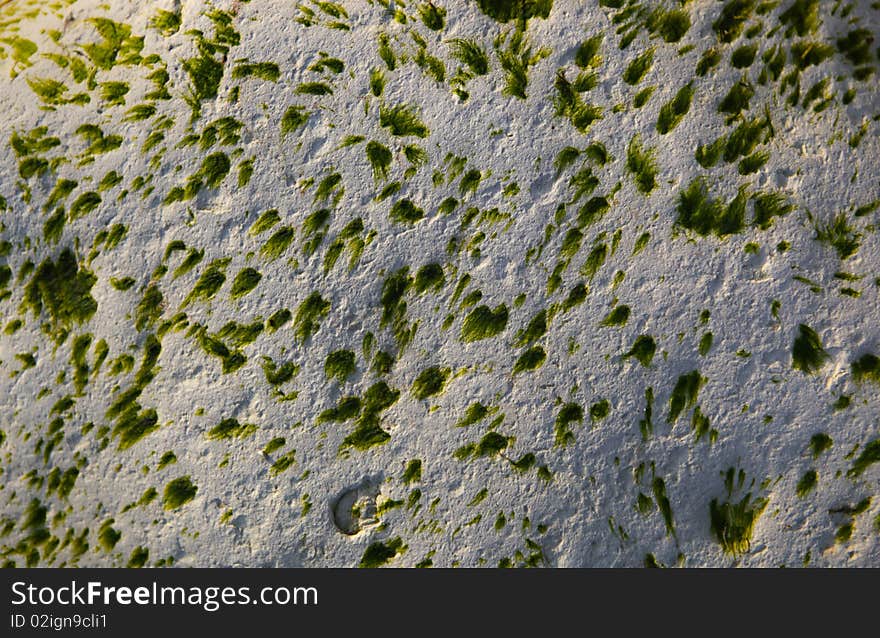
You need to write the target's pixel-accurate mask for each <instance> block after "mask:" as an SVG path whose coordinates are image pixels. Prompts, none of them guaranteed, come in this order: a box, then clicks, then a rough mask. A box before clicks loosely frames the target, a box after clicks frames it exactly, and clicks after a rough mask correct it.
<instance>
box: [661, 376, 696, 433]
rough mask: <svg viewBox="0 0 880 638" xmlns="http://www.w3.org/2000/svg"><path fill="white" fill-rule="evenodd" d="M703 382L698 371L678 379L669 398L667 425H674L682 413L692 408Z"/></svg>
mask: <svg viewBox="0 0 880 638" xmlns="http://www.w3.org/2000/svg"><path fill="white" fill-rule="evenodd" d="M705 382H706V379H705V378H703V377H702V376H700V371H699V370H692V371H690V372H688V373H687V374H683V375H681V376H679V377H678V380H677V381H676V382H675V387H674V388H673V389H672V395H671V396H670V397H669V415H668V416H667V417H666V421H667V422H668V423H674V422H675V421H676V420H677V419H678V417H679V415H680V414H681V413H682V411H684V410H685V409H686V408H690V407H693V405H694V404H695V403H696V402H697V394H699V392H700V388H701V387H703V384H704V383H705Z"/></svg>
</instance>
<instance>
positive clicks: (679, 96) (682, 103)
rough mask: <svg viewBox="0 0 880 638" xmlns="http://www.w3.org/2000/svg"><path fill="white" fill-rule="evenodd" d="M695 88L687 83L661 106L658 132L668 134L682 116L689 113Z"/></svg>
mask: <svg viewBox="0 0 880 638" xmlns="http://www.w3.org/2000/svg"><path fill="white" fill-rule="evenodd" d="M693 95H694V89H693V87H692V86H691V84H686V85H685V86H683V87H681V88H680V89H679V90H678V93H676V94H675V97H674V98H672V99H671V100H670V101H669V102H667V103H666V104H664V105H663V106H662V107H660V115H659V116H658V117H657V132H658V133H660V134H661V135H666V134H667V133H669V132H670V131H672V130H673V129H674V128H675V127H676V126H678V125H679V123H680V122H681V120H682V118H683V117H684V116H685V115H687V112H688V111H689V110H690V108H691V98H692V97H693Z"/></svg>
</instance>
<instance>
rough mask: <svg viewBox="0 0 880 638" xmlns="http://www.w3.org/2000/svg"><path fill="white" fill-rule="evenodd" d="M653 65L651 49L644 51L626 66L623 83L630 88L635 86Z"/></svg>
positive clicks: (652, 51)
mask: <svg viewBox="0 0 880 638" xmlns="http://www.w3.org/2000/svg"><path fill="white" fill-rule="evenodd" d="M653 64H654V49H653V47H652V48H649V49H645V51H643V52H642V53H640V54H639V55H638V56H636V57H635V58H634V59H633V60H632V61H631V62H630V63H629V64H628V65H627V67H626V70H625V71H624V72H623V81H624V82H626V83H627V84H629V85H631V86H635V85H636V84H638V83H639V82H641V81H642V78H644V77H645V74H646V73H647V72H648V71H650V70H651V66H652V65H653Z"/></svg>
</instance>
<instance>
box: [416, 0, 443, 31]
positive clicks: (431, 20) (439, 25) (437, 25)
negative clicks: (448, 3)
mask: <svg viewBox="0 0 880 638" xmlns="http://www.w3.org/2000/svg"><path fill="white" fill-rule="evenodd" d="M419 17H420V18H421V19H422V24H424V25H425V26H426V27H428V28H429V29H431V31H441V30H442V29H443V27H444V26H445V24H446V9H444V8H443V7H439V6H437V5H435V4H434V3H433V2H430V1H429V2H425V3H423V4H421V5H419Z"/></svg>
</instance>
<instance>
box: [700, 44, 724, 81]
mask: <svg viewBox="0 0 880 638" xmlns="http://www.w3.org/2000/svg"><path fill="white" fill-rule="evenodd" d="M720 62H721V53H720V52H719V51H718V49H715V48H710V49H706V51H704V52H703V55H702V56H700V59H699V61H698V62H697V68H696V70H695V72H696V74H697V76H699V77H705V76H706V74H708V73H709V71H711V70H712V69H714V68H715V67H716V66H718V64H719V63H720Z"/></svg>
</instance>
